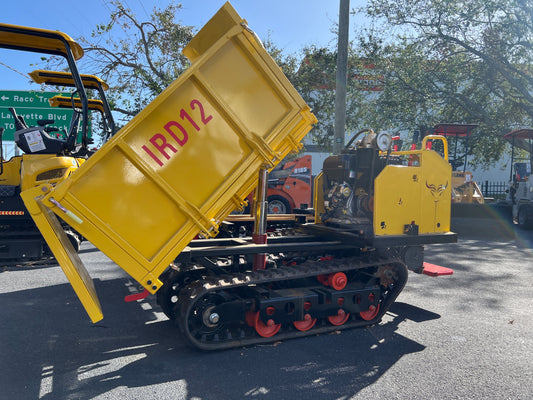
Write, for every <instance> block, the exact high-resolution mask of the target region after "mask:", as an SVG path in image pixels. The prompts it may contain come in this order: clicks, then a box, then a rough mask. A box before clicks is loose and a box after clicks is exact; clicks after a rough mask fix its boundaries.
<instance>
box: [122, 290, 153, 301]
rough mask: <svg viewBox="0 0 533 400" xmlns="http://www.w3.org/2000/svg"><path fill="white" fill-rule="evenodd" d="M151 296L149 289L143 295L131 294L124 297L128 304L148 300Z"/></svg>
mask: <svg viewBox="0 0 533 400" xmlns="http://www.w3.org/2000/svg"><path fill="white" fill-rule="evenodd" d="M149 294H150V292H149V291H148V290H147V289H144V290H143V291H142V292H141V293H135V294H130V295H128V296H126V297H124V301H125V302H126V303H129V302H131V301H137V300H142V299H146V298H147V297H148V295H149Z"/></svg>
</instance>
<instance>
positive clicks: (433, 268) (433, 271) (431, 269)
mask: <svg viewBox="0 0 533 400" xmlns="http://www.w3.org/2000/svg"><path fill="white" fill-rule="evenodd" d="M422 273H423V274H426V275H429V276H442V275H453V269H451V268H446V267H441V266H440V265H435V264H430V263H427V262H425V263H424V270H423V271H422Z"/></svg>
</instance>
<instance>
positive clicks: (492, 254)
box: [0, 220, 533, 400]
mask: <svg viewBox="0 0 533 400" xmlns="http://www.w3.org/2000/svg"><path fill="white" fill-rule="evenodd" d="M452 226H453V227H454V229H455V230H457V231H458V232H459V234H460V236H459V241H458V243H457V244H446V245H433V246H427V247H426V251H425V254H426V261H428V262H432V263H435V264H440V265H444V266H446V267H450V268H452V269H453V270H454V275H452V276H444V277H438V278H431V277H427V276H425V275H416V274H410V276H409V281H408V282H407V285H406V288H405V289H404V291H403V292H402V293H401V294H400V296H399V297H398V300H397V302H396V303H395V304H394V305H393V306H392V308H391V309H390V311H389V312H388V313H387V315H386V316H385V318H384V319H383V321H382V323H381V324H379V325H376V326H373V327H370V328H364V329H355V330H350V331H342V332H338V333H336V334H328V335H322V336H312V337H308V338H304V339H295V340H288V341H283V342H274V343H272V344H269V345H261V346H254V347H246V348H237V349H232V350H227V351H220V352H201V351H197V350H194V349H190V348H188V347H187V346H186V345H185V344H184V342H183V340H182V338H181V337H180V335H179V334H178V329H177V328H176V327H175V326H173V324H172V323H171V322H169V321H168V320H167V319H166V317H165V316H164V315H163V314H162V313H161V312H160V309H159V308H158V306H157V305H156V303H155V299H154V297H153V296H150V297H148V298H147V299H145V300H143V301H139V302H134V303H125V302H124V301H123V298H124V296H126V295H128V294H131V293H132V292H135V291H136V290H137V286H136V285H135V284H134V282H133V280H132V279H131V278H129V277H128V276H127V275H126V274H125V273H124V272H123V271H122V270H121V269H120V268H118V267H117V266H116V265H115V264H113V263H112V262H111V261H109V260H108V259H107V258H106V257H105V256H104V255H103V254H102V253H100V252H99V251H97V250H96V249H94V248H93V247H92V246H91V245H90V244H84V246H83V248H82V251H81V258H82V260H83V261H84V263H85V265H86V266H87V268H88V270H89V271H90V273H91V275H92V276H93V278H94V281H95V286H96V289H97V292H98V294H99V297H100V301H101V303H102V306H103V311H104V316H105V318H104V320H103V321H101V322H99V323H97V324H92V323H91V322H90V321H89V319H88V317H87V315H86V314H85V311H84V310H83V308H82V306H81V304H80V302H79V301H78V299H77V298H76V296H75V294H74V292H73V290H72V288H71V287H70V285H69V284H68V282H67V280H66V278H65V276H64V275H63V273H62V271H61V269H60V268H59V267H57V266H48V267H43V268H39V267H32V268H20V267H3V268H2V267H0V304H1V307H0V354H1V359H0V360H1V361H0V399H6V400H7V399H9V400H17V399H24V400H25V399H61V400H64V399H116V400H119V399H120V400H124V399H173V400H174V399H189V400H193V399H278V400H279V399H306V400H313V399H425V400H427V399H439V400H441V399H480V400H481V399H513V400H518V399H523V400H530V399H533V362H532V359H533V333H532V332H533V286H532V285H531V276H532V275H533V262H532V260H533V258H532V256H533V252H532V249H533V233H532V232H525V231H520V230H517V229H515V228H514V227H512V226H509V225H507V224H502V223H499V224H498V223H496V224H494V222H493V221H491V222H487V221H485V222H483V221H465V220H457V221H454V224H453V225H452Z"/></svg>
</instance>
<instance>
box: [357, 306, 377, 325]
mask: <svg viewBox="0 0 533 400" xmlns="http://www.w3.org/2000/svg"><path fill="white" fill-rule="evenodd" d="M378 313H379V304H378V305H377V306H375V305H373V304H372V305H371V306H370V307H368V311H361V312H360V313H359V315H360V316H361V318H363V319H364V320H365V321H372V320H373V319H374V318H376V317H377V316H378Z"/></svg>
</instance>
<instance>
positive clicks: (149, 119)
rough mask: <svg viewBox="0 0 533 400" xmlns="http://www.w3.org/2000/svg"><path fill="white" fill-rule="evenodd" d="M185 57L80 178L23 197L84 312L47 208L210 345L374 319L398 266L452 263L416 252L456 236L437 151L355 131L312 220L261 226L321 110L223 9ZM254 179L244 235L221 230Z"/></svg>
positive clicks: (320, 188)
mask: <svg viewBox="0 0 533 400" xmlns="http://www.w3.org/2000/svg"><path fill="white" fill-rule="evenodd" d="M184 53H185V55H186V56H187V57H188V58H189V59H190V61H191V63H192V64H191V66H190V68H189V69H188V70H186V71H185V72H184V73H183V74H182V75H181V76H180V77H179V78H178V79H177V80H176V81H175V82H174V83H172V84H171V85H170V86H169V87H168V88H167V89H166V90H165V91H164V92H163V93H162V94H161V95H159V96H158V97H157V98H156V99H155V100H154V101H153V102H152V103H151V104H149V105H148V106H147V107H146V108H145V109H144V110H143V111H141V112H140V113H139V114H138V115H137V116H136V117H135V118H134V119H133V120H132V121H131V122H130V123H128V124H127V125H126V126H125V127H124V128H122V129H121V130H120V131H119V132H118V133H117V134H116V135H114V136H113V137H112V138H111V139H110V140H109V141H108V142H107V143H106V144H104V145H103V146H102V148H101V149H99V150H98V151H97V152H96V153H95V154H94V155H93V156H91V157H90V158H89V159H88V160H87V161H86V162H85V163H84V164H83V165H82V166H81V167H80V168H79V169H78V170H77V171H76V172H75V173H74V174H72V175H71V176H70V177H69V178H68V179H66V180H64V181H63V182H61V183H59V184H57V185H56V186H52V185H41V186H39V187H35V188H31V189H28V190H26V191H25V192H24V193H22V196H23V198H24V202H25V204H26V206H27V208H28V209H29V210H30V212H31V214H32V217H33V218H34V220H35V222H36V224H37V225H38V227H39V229H40V230H41V232H42V233H43V235H44V237H45V238H46V241H47V243H48V244H49V246H50V248H51V249H52V251H53V253H54V255H55V256H56V258H57V260H58V261H59V263H60V265H61V267H62V268H63V270H64V272H65V274H66V275H67V277H68V279H69V281H70V282H71V284H72V286H73V288H74V290H75V291H76V293H77V295H78V297H79V298H80V300H81V302H82V304H83V306H84V307H85V309H86V311H87V313H88V315H89V317H90V318H91V320H92V321H93V322H96V321H99V320H100V319H102V318H103V314H102V310H101V306H100V303H99V300H98V297H97V293H96V290H95V287H94V285H93V282H92V280H91V278H90V276H89V274H88V272H87V270H86V269H85V267H84V266H83V263H82V262H81V260H80V258H79V257H78V255H77V254H76V252H75V251H73V249H72V246H71V245H70V243H69V241H68V240H67V238H66V237H65V235H64V232H63V230H62V229H60V227H59V224H58V218H57V216H59V217H60V218H61V219H63V220H65V221H67V222H68V224H70V225H72V226H73V227H75V229H76V230H77V231H79V232H80V233H81V234H82V235H83V236H84V237H85V238H87V239H88V240H89V241H90V242H91V243H93V244H94V245H95V246H96V247H97V248H98V249H100V250H101V251H102V252H104V253H105V254H106V255H107V256H109V257H110V258H111V259H112V260H113V261H114V262H115V263H116V264H117V265H118V266H120V267H121V268H123V269H124V270H125V271H126V272H127V273H128V274H130V275H131V276H132V277H133V278H134V279H135V280H137V281H138V282H139V283H140V284H141V285H142V286H143V287H144V289H145V291H144V293H141V294H139V296H136V297H135V298H137V299H140V298H142V297H144V296H147V295H149V294H156V296H157V302H158V303H159V305H160V306H161V308H162V309H163V311H164V312H165V314H166V315H167V316H168V317H169V318H170V319H172V320H174V321H175V323H176V325H177V326H178V327H179V329H180V330H181V332H182V333H183V337H184V338H185V340H186V341H187V342H188V343H189V344H191V345H192V346H194V347H197V348H200V349H206V350H215V349H223V348H228V347H234V346H241V345H248V344H255V343H263V342H268V341H273V340H282V339H287V338H294V337H299V336H305V335H314V334H317V333H324V332H330V331H334V330H339V329H346V328H352V327H362V326H367V325H370V324H375V323H376V322H378V321H379V320H380V319H381V317H382V316H383V315H384V313H385V312H386V311H387V309H388V308H389V306H390V305H391V304H392V302H393V301H394V300H395V299H396V297H397V296H398V294H399V293H400V291H401V290H402V289H403V287H404V285H405V283H406V281H407V273H408V269H411V270H413V271H415V272H418V273H421V272H424V273H426V274H428V275H442V274H450V273H451V270H448V269H445V268H443V267H438V266H435V265H432V264H428V263H424V259H423V258H424V253H423V246H424V245H425V244H431V243H446V242H453V241H455V240H456V235H455V234H453V233H451V232H450V202H451V187H450V183H451V168H450V165H449V163H448V161H447V156H445V158H442V157H441V156H440V155H438V154H437V153H435V152H433V151H431V150H426V147H425V143H424V145H423V147H422V149H421V150H413V151H410V152H392V151H391V150H390V136H389V135H388V134H387V133H380V134H378V135H375V134H373V133H372V132H371V131H368V132H365V133H364V134H362V135H359V136H358V137H357V138H354V140H353V141H351V142H350V143H349V145H348V146H347V147H346V149H345V150H344V151H342V153H341V154H338V155H334V156H331V157H330V158H328V159H327V160H326V161H325V163H324V169H323V173H322V174H321V176H320V178H319V179H317V180H316V189H315V204H316V205H317V207H316V215H315V223H312V224H308V223H305V224H302V225H299V226H297V227H296V228H292V229H291V232H289V233H290V234H288V235H281V234H277V235H275V236H270V235H268V234H267V232H266V229H265V227H266V209H267V205H266V202H265V201H264V198H265V193H266V187H267V181H268V171H269V170H272V169H273V168H274V167H275V166H276V165H277V164H278V163H279V162H280V161H281V160H282V159H283V158H284V157H285V156H286V155H287V154H289V153H290V152H293V151H297V150H298V149H299V148H300V147H301V145H300V141H301V140H302V138H303V137H304V136H305V135H306V134H307V132H308V131H309V130H310V129H311V127H312V125H313V124H314V123H315V122H316V119H315V117H314V116H313V114H312V113H311V111H310V109H309V107H308V106H307V105H306V104H305V102H304V101H303V100H302V98H301V97H300V96H299V94H298V93H297V92H296V91H295V89H294V88H293V86H292V85H291V84H290V83H289V81H288V80H287V78H286V77H285V76H284V75H283V73H282V72H281V70H280V68H279V67H278V66H277V65H276V64H275V63H274V61H273V60H272V58H271V57H270V56H269V55H268V54H267V52H266V51H265V49H264V48H263V47H262V45H261V43H260V41H259V40H258V39H257V37H256V35H255V34H254V33H253V31H251V30H250V28H249V27H248V26H247V24H246V21H244V20H243V19H241V18H240V17H239V15H238V14H237V13H236V11H235V10H234V9H233V8H232V6H231V5H230V4H229V3H226V4H225V5H224V6H223V7H222V8H221V9H220V10H219V11H218V12H217V14H216V15H215V16H214V17H213V18H212V19H211V20H210V21H209V22H208V23H207V24H206V25H205V26H204V27H203V28H202V29H201V30H200V31H199V32H198V34H197V35H196V36H195V37H194V38H193V40H192V41H191V42H190V43H189V45H188V46H187V47H186V48H185V50H184ZM355 139H357V140H355ZM425 140H442V141H443V142H444V144H446V140H445V139H444V138H442V137H439V138H435V137H430V138H426V139H425ZM445 147H446V146H445ZM254 189H256V190H255V193H256V201H255V202H254V204H255V208H254V210H253V213H254V218H255V227H254V232H253V235H252V237H235V238H217V237H216V236H217V232H218V228H219V226H220V224H221V223H222V222H223V221H224V220H225V219H226V217H227V216H228V215H229V214H230V213H231V212H232V211H234V210H236V209H239V208H240V209H242V208H243V205H244V204H245V198H246V196H247V195H248V193H250V192H251V191H252V190H254ZM199 237H202V239H199ZM130 299H131V298H130Z"/></svg>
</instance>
